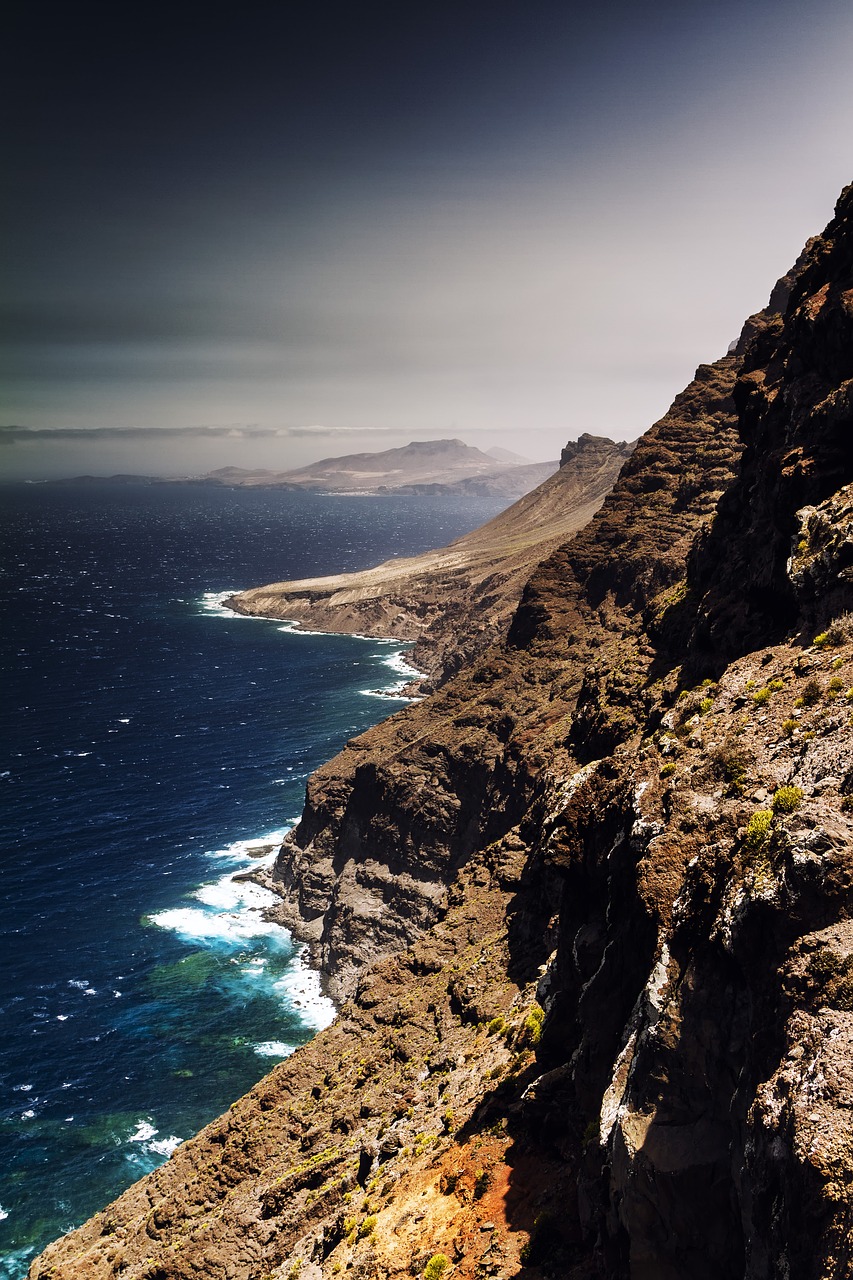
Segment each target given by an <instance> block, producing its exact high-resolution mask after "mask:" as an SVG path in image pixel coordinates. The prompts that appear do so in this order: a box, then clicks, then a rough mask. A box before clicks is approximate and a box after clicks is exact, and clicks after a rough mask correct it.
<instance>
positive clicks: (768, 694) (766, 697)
mask: <svg viewBox="0 0 853 1280" xmlns="http://www.w3.org/2000/svg"><path fill="white" fill-rule="evenodd" d="M772 697H773V692H772V690H770V689H768V688H767V687H766V686H765V688H763V689H759V690H758V692H757V693H754V694H753V695H752V701H753V702H754V703H755V705H756V706H757V707H764V706H766V705H767V703H768V702H769V701H770V699H771V698H772Z"/></svg>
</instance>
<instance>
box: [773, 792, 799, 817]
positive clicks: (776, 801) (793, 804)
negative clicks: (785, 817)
mask: <svg viewBox="0 0 853 1280" xmlns="http://www.w3.org/2000/svg"><path fill="white" fill-rule="evenodd" d="M770 803H771V805H772V807H773V812H774V813H793V812H794V810H795V809H799V807H800V805H801V804H802V803H803V792H802V788H800V787H778V788H777V789H776V791H774V793H773V799H772V800H771V801H770Z"/></svg>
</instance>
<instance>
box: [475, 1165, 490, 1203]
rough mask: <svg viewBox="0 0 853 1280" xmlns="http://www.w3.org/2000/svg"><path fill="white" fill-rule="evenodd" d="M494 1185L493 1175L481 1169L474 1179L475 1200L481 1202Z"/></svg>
mask: <svg viewBox="0 0 853 1280" xmlns="http://www.w3.org/2000/svg"><path fill="white" fill-rule="evenodd" d="M491 1184H492V1175H491V1174H490V1173H489V1170H488V1169H480V1171H479V1172H478V1174H477V1176H476V1178H475V1179H474V1199H475V1200H481V1199H482V1198H483V1196H484V1195H485V1194H486V1192H487V1191H488V1189H489V1187H490V1186H491Z"/></svg>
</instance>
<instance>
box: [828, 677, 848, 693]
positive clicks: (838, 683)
mask: <svg viewBox="0 0 853 1280" xmlns="http://www.w3.org/2000/svg"><path fill="white" fill-rule="evenodd" d="M843 688H844V681H843V680H842V679H841V676H833V677H832V679H831V680H830V682H829V687H828V689H827V692H828V694H829V696H830V698H837V697H838V696H839V694H840V693H841V691H842V689H843Z"/></svg>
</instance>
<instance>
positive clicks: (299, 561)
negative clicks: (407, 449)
mask: <svg viewBox="0 0 853 1280" xmlns="http://www.w3.org/2000/svg"><path fill="white" fill-rule="evenodd" d="M0 498H2V511H0V537H1V538H2V562H0V593H2V617H3V625H2V635H1V636H0V643H2V665H3V670H4V672H5V673H6V674H5V677H4V683H5V690H6V692H5V694H4V698H3V708H2V717H3V732H2V748H1V749H2V758H1V759H0V796H2V798H3V806H2V817H0V831H2V859H3V861H2V873H3V878H2V919H0V964H2V985H0V1276H2V1277H7V1278H8V1280H19V1278H20V1277H22V1276H24V1275H25V1274H26V1270H27V1267H28V1265H29V1262H30V1261H31V1260H32V1258H33V1257H34V1256H35V1255H36V1253H38V1252H39V1251H40V1249H41V1248H43V1247H44V1245H45V1244H47V1243H48V1242H49V1241H50V1240H52V1239H54V1238H55V1237H56V1236H57V1235H60V1234H61V1233H62V1232H64V1231H67V1230H69V1229H70V1228H71V1227H73V1226H75V1225H78V1224H79V1223H80V1222H82V1221H83V1220H85V1218H87V1217H88V1216H89V1215H90V1214H92V1213H93V1212H95V1211H97V1210H98V1209H100V1208H103V1207H104V1205H106V1204H107V1202H108V1201H110V1200H111V1199H113V1198H114V1197H115V1196H116V1195H118V1194H119V1193H120V1192H121V1191H122V1190H123V1189H124V1188H125V1187H126V1186H128V1185H129V1184H130V1183H131V1182H133V1181H134V1180H135V1179H136V1178H138V1177H140V1176H141V1175H142V1174H144V1173H146V1172H148V1171H150V1170H151V1169H153V1168H155V1167H156V1166H157V1165H158V1164H159V1163H161V1162H162V1161H163V1160H165V1159H167V1158H168V1155H169V1154H170V1152H171V1151H172V1150H173V1149H174V1147H175V1146H176V1145H177V1144H178V1142H179V1141H181V1140H183V1139H185V1138H187V1137H189V1136H190V1135H191V1134H193V1133H195V1132H197V1131H198V1129H200V1128H201V1127H202V1126H203V1125H204V1124H206V1123H207V1122H208V1121H209V1120H211V1119H212V1118H213V1117H214V1116H216V1115H218V1114H220V1113H221V1112H222V1111H224V1110H225V1109H227V1107H228V1105H229V1104H230V1103H231V1102H232V1101H233V1100H234V1099H235V1098H236V1097H238V1096H239V1095H240V1094H242V1093H244V1092H245V1091H246V1090H247V1089H248V1088H250V1087H251V1086H252V1085H253V1084H254V1083H255V1082H256V1081H257V1080H258V1079H260V1077H261V1076H262V1075H264V1074H265V1072H266V1071H267V1070H269V1068H270V1067H271V1066H272V1065H273V1063H274V1062H275V1061H278V1060H280V1059H282V1058H284V1057H286V1056H287V1055H288V1054H289V1053H291V1052H293V1050H294V1049H295V1048H296V1047H297V1046H298V1045H300V1044H302V1043H304V1042H305V1041H306V1040H307V1039H309V1038H310V1037H311V1036H312V1035H313V1034H314V1033H315V1032H316V1030H317V1029H318V1028H321V1027H323V1026H325V1025H326V1024H327V1023H328V1022H329V1021H330V1020H331V1018H332V1016H333V1008H332V1006H331V1004H330V1002H329V1001H328V1000H327V999H326V998H325V997H324V996H323V994H322V992H321V990H320V984H319V981H318V979H317V976H316V974H314V973H313V972H312V971H311V970H310V969H309V968H308V967H307V965H306V963H305V956H304V950H303V948H301V947H299V946H298V945H297V944H295V943H294V941H293V940H292V938H291V937H290V935H289V934H288V932H287V931H286V930H285V929H283V928H281V927H279V926H276V925H272V924H270V923H268V922H266V921H265V920H264V919H263V918H262V910H263V907H264V906H265V905H266V903H267V901H268V896H267V894H266V891H264V890H261V889H260V888H258V887H257V886H254V885H252V884H249V883H240V882H236V881H234V880H233V879H232V876H233V874H234V872H235V871H240V870H244V869H245V868H246V867H248V866H251V865H253V864H254V863H255V862H256V861H257V860H259V859H262V858H267V859H269V858H271V857H272V856H273V854H274V849H275V847H276V845H277V843H278V842H279V841H280V840H281V838H282V836H283V834H284V832H285V831H286V830H287V829H289V827H290V826H292V825H293V823H294V822H295V821H296V820H297V818H298V816H299V813H300V810H301V807H302V802H303V797H304V788H305V780H306V778H307V777H308V775H309V773H310V772H311V771H312V770H313V769H314V768H316V767H317V766H318V765H319V764H321V763H322V762H323V761H325V760H327V759H329V758H330V757H331V756H332V755H334V754H335V752H336V751H337V750H339V749H340V747H341V746H342V745H343V744H344V743H345V742H346V740H347V739H348V738H351V737H353V736H354V735H356V734H358V733H361V732H363V731H364V730H365V729H367V728H368V727H369V726H370V725H372V724H375V723H376V722H377V721H379V720H381V719H382V718H383V717H384V716H386V715H388V714H390V713H391V712H393V711H394V710H395V709H396V707H397V706H399V705H400V704H399V703H397V702H395V701H394V700H393V699H389V698H388V697H387V696H383V695H382V694H381V693H378V692H377V690H386V691H387V690H389V689H394V688H396V687H400V686H401V684H402V683H403V682H404V681H405V678H406V674H407V670H408V669H407V667H406V665H405V649H406V646H404V645H401V644H399V643H396V642H387V641H382V642H380V641H376V640H365V639H359V638H356V637H352V636H330V635H316V634H306V633H300V632H298V631H294V629H293V628H292V627H288V626H287V625H285V624H282V623H280V622H274V621H269V620H263V619H255V618H243V617H238V616H236V615H234V614H232V613H230V612H229V611H227V610H225V609H224V608H223V607H222V603H221V602H222V599H223V598H224V596H225V595H227V594H230V593H231V592H232V591H235V590H239V589H241V588H244V587H249V586H253V585H259V584H261V583H264V582H271V581H275V580H279V579H283V578H296V577H304V576H309V575H314V574H322V573H340V572H344V571H347V570H357V569H362V568H366V567H367V566H368V565H370V564H374V563H376V562H378V561H380V560H383V559H387V558H389V557H390V556H392V555H411V554H416V553H417V552H419V551H423V550H426V549H427V548H429V547H433V546H441V545H443V544H444V543H446V542H448V541H450V540H451V539H453V538H455V537H458V536H459V535H460V534H462V533H464V532H466V531H467V530H469V529H472V528H474V527H476V526H477V525H479V524H482V523H483V522H484V521H485V520H487V519H490V518H491V517H492V516H493V515H495V514H496V513H497V512H498V511H499V510H500V509H501V508H502V507H503V506H504V505H505V504H504V503H503V502H501V501H500V500H499V499H471V498H469V497H466V498H464V499H458V498H448V497H443V498H442V497H430V498H411V497H409V498H395V497H393V496H384V497H355V496H353V497H339V496H328V497H323V496H317V495H310V494H300V493H284V492H277V491H275V490H251V489H219V488H214V487H208V486H203V485H198V486H192V485H175V486H171V485H152V486H146V485H119V484H116V485H87V484H85V483H75V484H68V485H17V486H13V485H8V486H3V487H2V489H0Z"/></svg>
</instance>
